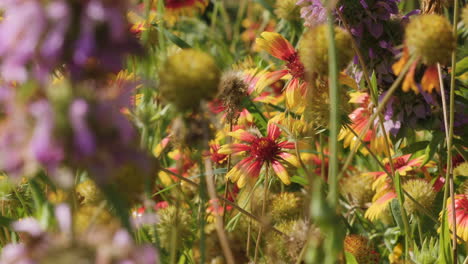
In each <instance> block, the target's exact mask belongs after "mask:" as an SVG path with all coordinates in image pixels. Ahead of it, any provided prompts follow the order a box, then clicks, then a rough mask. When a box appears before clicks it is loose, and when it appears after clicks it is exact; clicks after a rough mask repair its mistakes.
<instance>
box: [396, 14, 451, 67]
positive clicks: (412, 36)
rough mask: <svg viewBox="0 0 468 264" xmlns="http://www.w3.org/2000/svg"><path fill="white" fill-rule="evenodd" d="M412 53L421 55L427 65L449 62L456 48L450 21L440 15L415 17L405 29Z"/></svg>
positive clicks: (407, 42) (407, 43)
mask: <svg viewBox="0 0 468 264" xmlns="http://www.w3.org/2000/svg"><path fill="white" fill-rule="evenodd" d="M405 39H406V45H407V46H408V49H409V52H410V54H415V55H416V56H418V57H421V59H422V62H423V63H424V64H426V65H433V64H436V63H438V62H439V63H441V64H447V63H448V62H449V61H450V58H451V54H452V51H453V50H454V49H455V38H454V36H453V31H452V26H451V25H450V22H449V21H448V20H447V19H446V18H445V17H443V16H440V15H434V14H433V15H421V16H418V17H415V18H413V19H412V20H411V21H410V23H409V24H408V26H407V27H406V31H405Z"/></svg>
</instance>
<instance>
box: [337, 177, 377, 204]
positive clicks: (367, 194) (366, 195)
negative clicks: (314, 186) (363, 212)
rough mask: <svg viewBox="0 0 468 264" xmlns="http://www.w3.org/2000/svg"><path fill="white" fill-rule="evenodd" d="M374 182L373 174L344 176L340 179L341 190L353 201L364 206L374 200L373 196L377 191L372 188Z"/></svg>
mask: <svg viewBox="0 0 468 264" xmlns="http://www.w3.org/2000/svg"><path fill="white" fill-rule="evenodd" d="M373 182H374V177H373V176H372V175H359V176H353V177H344V178H343V179H342V180H341V181H340V191H341V193H342V194H343V196H345V197H347V198H348V199H349V201H350V202H351V203H353V204H355V205H357V206H360V207H363V206H364V205H365V204H366V203H369V202H371V201H372V196H373V195H374V193H375V191H374V190H373V189H372V183H373Z"/></svg>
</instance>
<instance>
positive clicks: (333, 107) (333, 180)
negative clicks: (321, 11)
mask: <svg viewBox="0 0 468 264" xmlns="http://www.w3.org/2000/svg"><path fill="white" fill-rule="evenodd" d="M327 13H328V14H327V16H328V58H329V61H328V73H329V76H328V78H329V79H328V80H329V89H330V138H329V149H330V156H329V163H328V164H329V167H328V168H329V169H328V184H329V192H328V202H329V203H330V207H331V210H332V211H333V212H336V210H337V208H338V199H339V193H338V180H339V173H338V172H339V169H338V153H339V151H340V148H339V145H338V133H339V132H340V126H341V119H340V111H339V109H340V86H339V83H338V66H337V65H338V59H339V58H338V57H337V53H336V45H335V25H334V17H333V15H332V13H331V10H330V9H328V10H327ZM328 231H329V232H328V236H329V237H328V240H327V241H326V243H327V245H328V246H326V249H327V251H328V252H326V256H327V257H326V259H325V263H326V264H334V263H336V261H337V257H338V255H339V254H340V252H341V251H342V248H343V242H342V241H341V236H342V234H340V233H339V232H337V229H335V228H328Z"/></svg>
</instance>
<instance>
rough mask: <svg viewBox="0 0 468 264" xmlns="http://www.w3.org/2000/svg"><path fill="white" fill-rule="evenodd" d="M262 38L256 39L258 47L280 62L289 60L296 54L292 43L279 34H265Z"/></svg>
mask: <svg viewBox="0 0 468 264" xmlns="http://www.w3.org/2000/svg"><path fill="white" fill-rule="evenodd" d="M260 36H261V38H257V39H256V44H257V47H258V48H259V49H262V50H264V51H266V52H268V53H270V54H271V55H272V56H274V57H276V58H278V59H280V60H287V59H288V58H289V57H290V56H291V55H293V54H294V53H295V52H296V51H295V50H294V47H293V46H292V45H291V43H289V41H288V40H286V39H285V38H284V37H283V36H282V35H281V34H279V33H276V32H263V33H262V34H261V35H260Z"/></svg>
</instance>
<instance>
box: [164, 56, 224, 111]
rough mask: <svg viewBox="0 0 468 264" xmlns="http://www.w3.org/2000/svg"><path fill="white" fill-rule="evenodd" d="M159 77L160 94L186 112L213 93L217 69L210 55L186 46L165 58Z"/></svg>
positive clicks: (214, 93)
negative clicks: (184, 48)
mask: <svg viewBox="0 0 468 264" xmlns="http://www.w3.org/2000/svg"><path fill="white" fill-rule="evenodd" d="M159 78H160V81H161V84H160V87H159V88H160V92H161V96H162V97H163V98H164V99H166V100H167V101H169V102H171V103H173V104H174V105H175V106H176V107H177V108H178V109H179V110H181V111H186V110H191V109H194V108H197V107H198V106H199V105H200V101H201V100H203V99H211V98H213V97H214V96H216V93H217V89H218V83H219V78H220V71H219V69H218V67H217V66H216V63H215V61H214V59H213V58H212V57H211V56H210V55H208V54H206V53H205V52H202V51H198V50H193V49H186V50H182V51H180V52H178V53H176V54H174V55H172V56H171V57H169V58H168V60H167V61H166V63H165V64H164V66H163V67H162V69H161V71H160V72H159Z"/></svg>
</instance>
